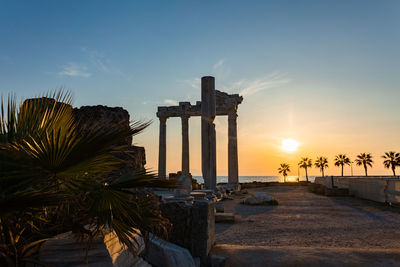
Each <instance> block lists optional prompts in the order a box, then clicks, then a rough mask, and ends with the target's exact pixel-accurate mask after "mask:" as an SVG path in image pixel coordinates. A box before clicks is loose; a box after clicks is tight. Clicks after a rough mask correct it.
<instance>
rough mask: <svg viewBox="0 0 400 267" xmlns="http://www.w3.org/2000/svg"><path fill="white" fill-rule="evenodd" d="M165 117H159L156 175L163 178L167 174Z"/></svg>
mask: <svg viewBox="0 0 400 267" xmlns="http://www.w3.org/2000/svg"><path fill="white" fill-rule="evenodd" d="M167 118H168V117H160V139H159V151H158V176H159V177H160V178H165V177H166V176H167V124H166V122H167Z"/></svg>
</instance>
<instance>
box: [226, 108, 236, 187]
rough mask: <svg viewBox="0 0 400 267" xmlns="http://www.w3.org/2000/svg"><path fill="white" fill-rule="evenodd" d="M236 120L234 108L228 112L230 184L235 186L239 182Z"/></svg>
mask: <svg viewBox="0 0 400 267" xmlns="http://www.w3.org/2000/svg"><path fill="white" fill-rule="evenodd" d="M236 120H237V114H236V110H232V111H231V112H229V114H228V184H229V185H233V186H234V185H237V184H238V183H239V176H238V173H239V172H238V149H237V122H236Z"/></svg>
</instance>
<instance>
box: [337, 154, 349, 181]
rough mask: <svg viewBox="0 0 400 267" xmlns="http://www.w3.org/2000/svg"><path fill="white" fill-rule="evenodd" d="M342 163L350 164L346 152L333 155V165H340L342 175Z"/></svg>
mask: <svg viewBox="0 0 400 267" xmlns="http://www.w3.org/2000/svg"><path fill="white" fill-rule="evenodd" d="M344 165H350V159H349V157H348V156H346V154H339V155H336V157H335V166H338V167H339V166H342V176H343V167H344Z"/></svg>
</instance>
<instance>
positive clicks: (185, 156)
mask: <svg viewBox="0 0 400 267" xmlns="http://www.w3.org/2000/svg"><path fill="white" fill-rule="evenodd" d="M181 120H182V175H188V174H189V172H190V170H189V116H188V115H183V116H181Z"/></svg>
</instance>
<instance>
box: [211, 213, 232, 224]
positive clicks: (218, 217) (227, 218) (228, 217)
mask: <svg viewBox="0 0 400 267" xmlns="http://www.w3.org/2000/svg"><path fill="white" fill-rule="evenodd" d="M215 222H216V223H234V222H235V215H234V214H233V213H220V212H216V213H215Z"/></svg>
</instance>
